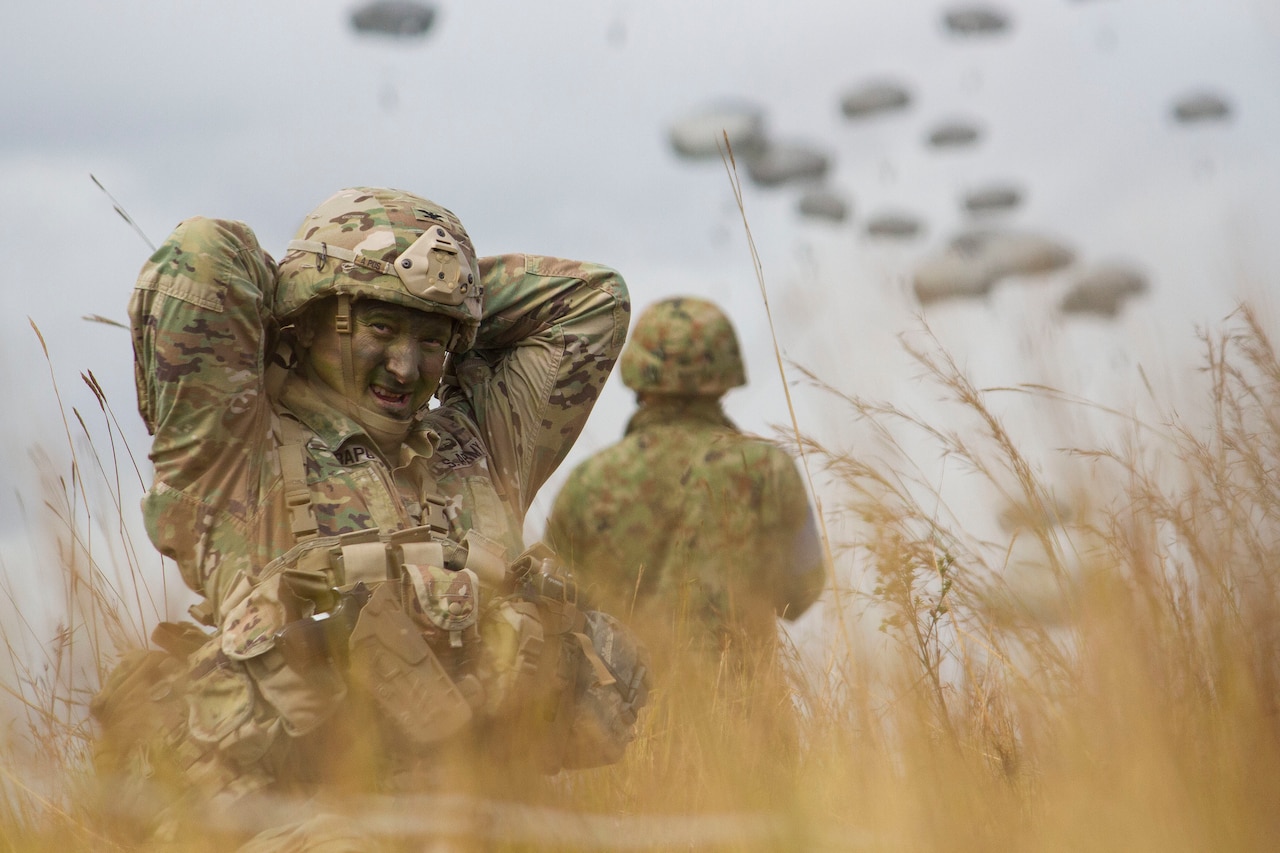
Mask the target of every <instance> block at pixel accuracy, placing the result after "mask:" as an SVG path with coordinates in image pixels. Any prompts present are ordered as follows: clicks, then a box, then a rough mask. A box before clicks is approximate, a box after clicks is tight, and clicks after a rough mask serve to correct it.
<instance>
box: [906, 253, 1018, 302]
mask: <svg viewBox="0 0 1280 853" xmlns="http://www.w3.org/2000/svg"><path fill="white" fill-rule="evenodd" d="M997 278H998V276H997V275H996V274H995V271H994V270H993V269H991V268H990V266H989V265H988V264H986V263H984V262H983V261H981V260H979V259H977V258H972V257H969V256H966V255H964V254H962V253H960V252H956V251H954V250H951V251H946V252H943V253H942V254H940V255H936V256H934V257H932V258H928V259H926V260H924V261H922V262H921V263H920V265H919V266H917V267H916V270H915V274H914V275H913V276H912V281H911V284H912V288H913V289H914V290H915V294H916V299H917V300H919V302H920V304H921V305H928V304H929V303H931V302H938V301H941V300H943V299H974V298H978V297H982V296H986V295H987V293H988V292H989V291H990V290H991V288H992V286H994V285H995V283H996V279H997Z"/></svg>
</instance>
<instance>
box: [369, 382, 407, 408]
mask: <svg viewBox="0 0 1280 853" xmlns="http://www.w3.org/2000/svg"><path fill="white" fill-rule="evenodd" d="M369 391H370V392H371V393H372V394H373V396H374V397H375V398H376V399H377V400H378V402H379V403H382V405H383V406H386V407H389V408H393V409H401V408H404V407H405V406H407V405H408V404H409V394H408V393H407V392H404V393H397V392H395V391H390V390H388V389H386V388H382V387H380V386H378V385H370V386H369Z"/></svg>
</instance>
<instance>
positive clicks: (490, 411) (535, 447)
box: [441, 255, 631, 515]
mask: <svg viewBox="0 0 1280 853" xmlns="http://www.w3.org/2000/svg"><path fill="white" fill-rule="evenodd" d="M480 275H481V279H482V281H483V282H484V287H485V303H484V306H485V307H484V319H483V320H482V322H481V324H480V331H479V335H478V336H477V339H476V344H475V347H474V348H473V349H472V350H471V351H469V352H467V353H466V354H464V355H463V356H462V357H460V358H458V359H457V360H456V363H455V364H454V365H453V367H452V376H451V378H450V379H449V383H450V384H449V385H448V386H446V388H445V389H444V391H443V393H442V396H441V400H442V403H443V404H444V405H462V406H466V407H469V409H470V414H471V416H472V418H473V419H474V420H475V422H476V424H477V425H478V426H479V427H480V430H481V433H482V435H483V437H484V439H485V442H486V444H487V446H488V449H489V455H490V462H491V464H493V465H494V466H495V467H496V469H497V470H496V471H493V472H492V473H493V475H494V477H495V478H496V479H498V480H499V481H500V482H501V485H502V487H503V488H504V489H505V490H506V492H507V494H508V498H509V500H510V501H511V502H512V503H513V504H515V505H516V506H517V507H518V508H519V511H520V513H521V515H523V514H524V512H525V511H526V510H527V509H528V507H529V505H530V503H532V501H533V497H534V495H535V494H537V491H538V489H539V488H540V487H541V486H542V484H543V483H544V482H546V479H547V477H548V476H550V474H551V473H552V472H553V471H555V469H556V466H558V465H559V464H560V463H561V461H563V460H564V457H565V455H566V454H567V453H568V452H569V448H570V447H572V445H573V442H574V441H575V440H577V438H578V434H579V433H581V432H582V427H583V425H584V424H585V423H586V420H587V415H588V413H590V411H591V407H592V406H594V405H595V402H596V398H597V397H598V396H599V394H600V389H601V388H603V387H604V383H605V380H606V379H608V377H609V371H610V370H612V369H613V364H614V362H615V361H616V360H617V357H618V353H619V351H620V350H621V348H622V344H623V341H624V339H625V338H626V333H627V323H628V321H629V318H630V313H631V305H630V302H629V300H628V297H627V289H626V284H625V283H624V282H623V280H622V277H621V276H620V275H618V273H617V272H615V271H614V270H611V269H609V268H607V267H603V266H599V265H596V264H589V263H582V262H579V261H569V260H563V259H559V258H548V257H539V256H535V255H501V256H497V257H490V258H483V259H481V263H480Z"/></svg>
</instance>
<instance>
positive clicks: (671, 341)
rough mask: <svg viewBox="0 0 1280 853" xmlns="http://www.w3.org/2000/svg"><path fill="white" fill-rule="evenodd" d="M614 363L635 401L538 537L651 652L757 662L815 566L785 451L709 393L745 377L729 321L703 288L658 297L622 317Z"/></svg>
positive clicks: (798, 604)
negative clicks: (619, 434) (623, 332)
mask: <svg viewBox="0 0 1280 853" xmlns="http://www.w3.org/2000/svg"><path fill="white" fill-rule="evenodd" d="M621 371H622V381H623V383H625V384H626V386H627V387H628V388H630V389H632V390H633V391H635V392H636V399H637V402H638V403H639V409H638V410H637V411H636V413H635V414H634V415H633V416H632V418H631V421H630V423H629V424H628V425H627V431H626V436H625V438H623V440H622V441H621V442H619V443H618V444H615V445H613V446H612V447H609V448H607V449H605V450H603V451H601V452H600V453H599V454H597V455H596V456H594V457H592V458H591V459H589V460H587V461H586V462H584V463H582V464H581V465H579V466H578V467H577V468H576V469H575V470H574V471H573V473H572V474H571V475H570V477H569V479H568V481H567V482H566V483H565V485H564V488H563V489H562V490H561V491H560V493H559V495H558V496H557V497H556V501H555V505H554V507H553V509H552V513H551V517H550V519H549V521H548V525H547V537H548V541H549V542H550V543H551V544H552V545H553V547H554V548H555V549H556V550H557V551H558V552H559V553H560V555H561V557H562V558H563V559H564V560H565V561H566V563H567V564H568V565H569V566H570V567H571V568H572V569H573V571H574V573H575V577H576V579H577V581H578V583H579V584H580V585H581V586H582V587H583V588H584V589H585V590H586V591H587V594H588V595H589V596H591V597H592V599H593V600H596V601H599V602H600V603H601V604H602V606H604V607H605V609H608V610H611V612H614V613H617V614H619V615H624V614H626V615H629V618H630V620H631V622H632V624H633V625H634V626H635V627H636V629H637V630H638V632H639V633H640V634H641V636H642V638H643V639H644V641H645V643H646V644H647V645H648V646H649V647H650V648H651V650H652V651H654V653H655V655H656V656H657V655H661V657H662V658H668V657H669V656H670V655H671V654H672V653H675V654H676V655H677V656H678V655H679V654H680V653H683V652H685V651H690V650H696V651H698V652H701V653H705V652H711V653H712V654H713V656H714V659H715V660H716V661H719V660H720V659H721V656H722V655H724V654H725V653H727V655H728V659H729V660H731V661H733V662H734V663H735V665H744V664H745V665H747V666H748V669H749V670H750V671H753V672H759V664H761V663H770V662H772V660H773V658H774V653H775V650H776V643H777V640H778V625H777V621H776V620H777V617H782V618H783V619H789V620H790V619H795V618H796V617H798V616H799V615H800V614H802V613H804V612H805V610H806V609H808V607H809V606H810V605H811V604H813V602H814V600H815V599H816V598H817V597H818V594H819V593H820V592H821V591H822V588H823V584H824V580H825V574H824V567H823V551H822V547H821V543H820V541H819V538H818V535H817V530H816V527H815V525H814V519H813V515H812V513H811V512H810V509H809V501H808V497H807V494H806V491H805V488H804V483H803V482H802V480H801V478H800V476H799V473H798V472H797V470H796V466H795V463H794V461H792V459H791V457H790V456H788V455H787V454H786V453H785V452H784V451H783V450H781V449H780V448H778V447H776V446H774V445H773V444H771V443H770V442H768V441H765V440H762V439H759V438H753V437H750V436H746V435H743V434H742V433H740V432H739V431H738V429H737V428H736V427H735V426H734V425H733V424H732V423H731V422H730V421H729V419H728V417H726V415H725V413H724V409H723V408H722V407H721V402H720V399H721V397H722V395H723V394H724V393H725V392H726V391H728V390H729V389H730V388H736V387H738V386H740V385H745V384H746V381H747V380H746V372H745V368H744V366H743V363H742V356H741V353H740V350H739V347H738V339H737V336H736V335H735V333H734V330H733V326H732V324H731V323H730V322H729V319H728V318H727V317H726V316H725V315H724V314H723V313H722V312H721V311H720V309H719V308H717V307H716V306H715V305H713V304H712V303H710V302H707V301H705V300H701V299H694V298H689V297H679V298H674V299H667V300H664V301H661V302H658V303H657V304H655V305H653V306H651V307H650V308H649V309H648V310H647V311H645V312H644V314H642V315H641V317H640V319H639V320H638V321H637V322H636V324H635V329H634V331H633V333H632V337H631V340H630V341H629V342H628V344H627V346H626V348H625V349H624V350H623V354H622V361H621ZM700 656H702V655H700ZM663 669H664V668H663V667H659V672H660V674H661V673H662V672H663Z"/></svg>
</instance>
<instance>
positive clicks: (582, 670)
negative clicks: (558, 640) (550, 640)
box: [561, 610, 649, 769]
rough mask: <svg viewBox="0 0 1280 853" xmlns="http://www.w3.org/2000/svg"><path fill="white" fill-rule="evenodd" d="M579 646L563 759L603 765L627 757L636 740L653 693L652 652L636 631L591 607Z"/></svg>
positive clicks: (576, 764)
mask: <svg viewBox="0 0 1280 853" xmlns="http://www.w3.org/2000/svg"><path fill="white" fill-rule="evenodd" d="M570 637H571V639H572V640H576V641H577V645H578V646H579V648H578V649H577V650H576V651H577V652H578V653H577V654H576V655H575V657H576V658H577V660H578V677H577V688H576V695H575V701H574V709H573V722H572V725H571V728H570V732H569V736H568V738H567V739H566V741H565V743H564V748H563V753H562V755H561V763H562V765H563V766H564V767H565V768H567V769H581V768H585V767H599V766H600V765H604V764H613V763H614V762H616V761H618V760H619V759H621V758H622V755H623V753H624V752H625V751H626V748H627V744H629V743H631V741H633V740H635V736H636V719H637V717H638V715H639V712H640V709H641V708H642V707H644V705H645V703H646V701H647V700H648V694H649V666H648V654H647V652H646V651H645V648H644V646H642V645H641V644H640V643H639V642H638V640H637V639H636V637H635V635H634V634H632V632H631V630H630V629H629V628H627V627H626V626H625V625H623V624H622V623H621V622H619V621H618V620H617V619H615V618H613V617H612V616H610V615H609V614H607V613H603V612H601V611H599V610H589V611H587V613H586V625H585V627H584V629H583V631H582V632H580V633H575V634H572V635H570Z"/></svg>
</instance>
